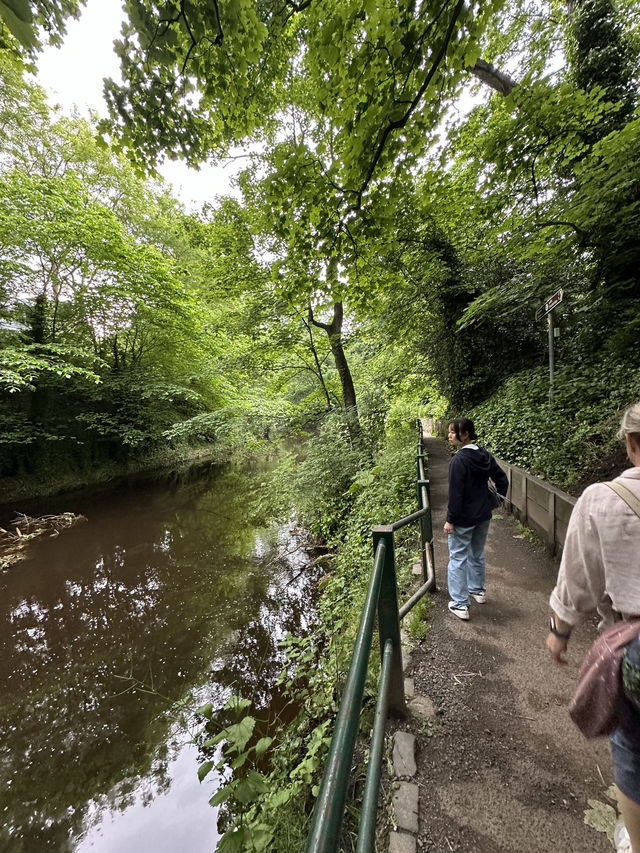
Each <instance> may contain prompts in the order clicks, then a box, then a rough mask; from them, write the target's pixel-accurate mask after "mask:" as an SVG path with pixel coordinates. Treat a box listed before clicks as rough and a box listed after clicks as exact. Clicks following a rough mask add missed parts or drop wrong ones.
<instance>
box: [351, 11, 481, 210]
mask: <svg viewBox="0 0 640 853" xmlns="http://www.w3.org/2000/svg"><path fill="white" fill-rule="evenodd" d="M464 5H465V0H458V2H457V3H456V7H455V9H454V10H453V15H452V16H451V21H450V22H449V26H448V27H447V31H446V33H445V35H444V38H443V40H442V44H441V45H440V47H439V49H438V51H437V52H436V55H435V57H434V58H433V62H432V63H431V67H430V68H429V71H428V72H427V75H426V77H425V78H424V80H423V81H422V85H421V86H420V88H419V89H418V91H417V92H416V95H415V97H414V98H413V100H412V101H411V104H410V105H409V108H408V109H407V111H406V112H405V113H404V115H403V116H402V118H400V119H397V120H395V121H390V122H388V124H387V126H386V127H385V128H384V130H383V131H382V134H381V136H380V140H379V142H378V145H377V147H376V150H375V152H374V155H373V157H372V159H371V162H370V163H369V168H368V169H367V174H366V175H365V179H364V181H363V182H362V185H361V187H360V189H359V190H358V191H357V194H356V204H355V209H356V210H359V209H360V207H361V205H362V196H363V195H364V193H365V192H366V191H367V187H368V186H369V184H370V183H371V179H372V178H373V173H374V172H375V169H376V166H377V165H378V161H379V160H380V157H381V156H382V153H383V151H384V149H385V146H386V144H387V140H388V138H389V136H390V135H391V134H392V133H393V131H394V130H400V129H401V128H403V127H405V126H406V124H407V122H408V121H409V119H410V118H411V116H412V115H413V113H414V111H415V109H416V108H417V106H418V104H419V103H420V101H421V100H422V96H423V95H424V93H425V92H426V91H427V88H428V87H429V84H430V83H431V81H432V80H433V78H434V76H435V73H436V71H437V70H438V68H439V67H440V65H441V63H442V60H443V59H444V57H445V56H446V53H447V48H448V46H449V42H450V41H451V38H452V36H453V31H454V29H455V25H456V21H457V20H458V17H459V15H460V13H461V12H462V10H463V8H464Z"/></svg>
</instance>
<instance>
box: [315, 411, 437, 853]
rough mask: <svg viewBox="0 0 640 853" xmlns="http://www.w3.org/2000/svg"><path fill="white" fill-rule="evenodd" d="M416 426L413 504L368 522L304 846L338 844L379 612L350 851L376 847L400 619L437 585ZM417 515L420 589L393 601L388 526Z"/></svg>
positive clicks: (364, 852) (399, 677)
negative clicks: (368, 727) (378, 660)
mask: <svg viewBox="0 0 640 853" xmlns="http://www.w3.org/2000/svg"><path fill="white" fill-rule="evenodd" d="M418 430H419V440H418V453H417V457H416V462H417V491H418V510H417V512H414V513H412V514H411V515H408V516H407V517H406V518H402V519H400V521H396V522H395V523H394V524H390V525H382V526H378V527H374V528H373V553H374V559H373V571H372V573H371V579H370V581H369V588H368V590H367V596H366V599H365V603H364V607H363V608H362V615H361V617H360V625H359V627H358V633H357V635H356V640H355V643H354V647H353V654H352V657H351V665H350V667H349V673H348V675H347V681H346V684H345V688H344V692H343V694H342V701H341V703H340V710H339V711H338V717H337V720H336V724H335V729H334V733H333V737H332V739H331V746H330V748H329V757H328V758H327V764H326V766H325V771H324V776H323V777H322V783H321V785H320V790H319V792H318V798H317V800H316V804H315V807H314V811H313V817H312V820H311V829H310V831H309V836H308V838H307V846H306V848H305V849H306V853H335V851H336V850H337V847H338V839H339V836H340V827H341V825H342V818H343V815H344V809H345V803H346V797H347V786H348V783H349V771H350V769H351V760H352V758H353V751H354V748H355V743H356V737H357V734H358V725H359V721H360V710H361V706H362V698H363V695H364V686H365V679H366V675H367V667H368V665H369V655H370V652H371V644H372V642H373V631H374V625H375V621H376V615H377V619H378V632H379V634H380V652H381V656H382V666H381V669H380V681H379V685H378V701H377V704H376V711H375V718H374V724H373V731H372V737H371V749H370V751H369V763H368V766H367V777H366V781H365V787H364V793H363V802H362V811H361V815H360V829H359V833H358V844H357V847H356V851H357V853H370V851H373V849H374V845H375V832H376V814H377V805H378V793H379V788H380V771H381V768H382V760H383V751H384V732H385V723H386V719H387V716H388V715H389V713H392V714H394V715H396V716H404V715H405V714H406V704H405V697H404V674H403V669H402V650H401V646H400V620H401V619H402V618H403V617H404V616H406V614H407V613H408V612H409V611H410V610H411V608H412V607H413V606H414V605H415V604H416V603H417V602H418V601H419V600H420V598H422V596H423V595H425V593H426V592H428V591H430V590H434V589H435V569H434V562H433V525H432V520H431V503H430V497H431V496H430V492H429V481H428V480H427V479H426V478H425V474H424V450H423V434H422V423H421V422H420V421H418ZM416 521H417V522H419V524H420V561H421V565H422V581H423V582H422V585H421V587H420V589H419V590H418V591H417V592H416V593H415V594H414V595H412V596H411V598H410V599H409V600H408V601H407V602H406V604H404V605H403V606H402V607H401V608H398V589H397V583H396V560H395V542H394V533H395V531H396V530H399V529H400V528H402V527H405V526H406V525H408V524H411V523H412V522H416Z"/></svg>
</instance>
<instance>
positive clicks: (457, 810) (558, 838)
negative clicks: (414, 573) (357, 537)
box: [399, 437, 613, 853]
mask: <svg viewBox="0 0 640 853" xmlns="http://www.w3.org/2000/svg"><path fill="white" fill-rule="evenodd" d="M425 450H426V453H427V455H428V468H429V473H428V477H429V479H430V481H431V499H432V505H433V510H434V513H433V522H434V538H435V543H434V544H435V565H436V581H437V583H438V588H439V589H438V592H437V593H436V594H435V595H434V598H433V601H434V604H433V607H432V608H431V611H430V613H429V616H428V619H429V621H430V623H431V628H430V631H429V634H428V636H427V638H426V640H424V641H423V642H422V643H421V644H420V646H419V647H418V648H417V649H415V650H414V651H413V652H412V654H411V657H410V658H409V659H405V674H406V675H407V676H411V677H412V678H413V679H414V682H415V689H416V693H419V694H423V695H426V696H429V697H430V698H431V699H432V700H433V702H434V704H435V707H436V712H437V716H436V718H435V724H434V725H433V726H431V725H425V723H424V722H423V723H420V722H418V721H417V720H415V719H411V718H410V719H409V720H408V721H405V723H404V725H401V726H399V727H401V728H404V729H407V728H409V729H410V730H412V731H413V732H414V733H415V735H416V738H417V740H416V758H417V765H418V771H417V777H416V781H417V782H418V785H419V832H418V836H417V846H418V850H431V851H437V853H448V851H468V853H476V852H477V853H506V851H508V853H511V851H513V853H516V851H517V853H550V851H554V853H600V851H602V853H605V851H608V853H611V850H612V849H613V847H612V844H611V842H610V841H609V840H608V839H607V836H606V835H605V834H604V832H600V831H597V830H595V829H593V828H591V827H590V826H588V825H587V824H586V823H585V820H584V818H585V811H586V810H588V809H589V803H588V801H589V800H596V801H598V802H599V803H600V804H601V806H598V805H596V809H600V808H601V807H602V809H603V810H604V812H605V814H607V807H609V808H610V807H611V805H612V803H611V801H610V800H609V799H608V797H607V795H606V792H607V790H608V789H609V786H610V785H611V784H612V776H611V759H610V755H609V746H608V741H607V740H606V739H598V740H592V741H588V740H587V739H586V738H584V737H583V736H582V735H581V733H580V732H579V731H578V729H577V728H576V727H575V726H574V725H573V723H572V722H571V720H570V718H569V715H568V713H567V704H568V701H569V698H570V696H571V693H572V691H573V688H574V685H575V682H576V678H577V673H578V668H579V664H580V661H581V659H582V656H583V655H584V653H585V651H586V649H587V648H588V646H589V644H590V643H591V642H592V640H593V638H594V637H595V633H596V632H595V624H596V623H595V621H590V622H589V623H588V624H585V625H583V626H580V627H579V628H578V629H576V631H574V636H573V637H572V640H571V643H570V650H569V659H570V663H569V665H568V666H565V667H560V666H558V665H557V664H555V663H554V662H553V661H552V660H551V658H550V656H549V654H548V652H547V650H546V648H545V645H544V640H545V636H546V633H547V624H548V622H547V620H548V614H549V607H548V598H549V593H550V592H551V589H552V587H553V585H554V582H555V576H556V573H557V560H553V559H551V558H550V557H548V556H547V555H546V553H545V551H544V550H543V549H541V548H540V547H536V546H534V545H532V544H531V543H530V542H529V541H528V540H527V539H526V538H522V537H521V536H520V535H519V533H518V528H517V525H516V522H515V520H514V519H513V517H511V516H509V515H508V514H507V513H503V514H502V516H501V517H500V516H498V517H494V521H493V522H492V525H491V530H490V533H489V539H488V543H487V595H488V601H487V603H486V604H484V605H477V604H473V603H472V608H471V620H470V621H469V622H462V621H460V620H459V619H457V618H456V617H455V616H453V615H452V614H451V613H449V612H448V610H447V602H448V600H449V599H448V594H447V584H446V566H447V559H448V553H447V543H446V535H445V534H444V532H443V530H442V528H443V525H444V521H445V513H446V502H447V469H448V463H449V458H450V455H449V450H448V446H447V445H446V444H445V443H444V442H443V441H442V440H440V439H437V438H429V437H425ZM608 814H609V816H611V812H610V811H609V812H608Z"/></svg>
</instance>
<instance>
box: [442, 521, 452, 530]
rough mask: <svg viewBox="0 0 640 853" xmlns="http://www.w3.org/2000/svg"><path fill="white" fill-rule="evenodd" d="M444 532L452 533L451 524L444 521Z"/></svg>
mask: <svg viewBox="0 0 640 853" xmlns="http://www.w3.org/2000/svg"><path fill="white" fill-rule="evenodd" d="M444 532H445V533H453V524H451V522H450V521H445V523H444Z"/></svg>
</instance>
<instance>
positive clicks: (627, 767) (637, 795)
mask: <svg viewBox="0 0 640 853" xmlns="http://www.w3.org/2000/svg"><path fill="white" fill-rule="evenodd" d="M633 721H634V722H635V726H633V725H632V721H628V723H629V726H630V727H629V728H622V727H620V728H617V729H616V730H615V732H613V734H611V735H609V742H610V744H611V755H612V757H613V781H614V782H615V783H616V785H617V786H618V788H620V790H621V791H622V793H623V794H626V795H627V797H629V799H630V800H633V802H634V803H640V712H636V713H635V717H634V720H633Z"/></svg>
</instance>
